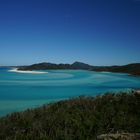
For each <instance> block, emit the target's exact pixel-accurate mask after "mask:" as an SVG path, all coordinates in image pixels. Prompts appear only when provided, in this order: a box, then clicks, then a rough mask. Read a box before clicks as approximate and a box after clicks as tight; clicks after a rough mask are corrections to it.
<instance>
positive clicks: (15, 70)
mask: <svg viewBox="0 0 140 140" xmlns="http://www.w3.org/2000/svg"><path fill="white" fill-rule="evenodd" d="M9 72H16V73H27V74H45V73H48V72H42V71H29V70H28V71H25V70H18V68H14V69H12V70H9Z"/></svg>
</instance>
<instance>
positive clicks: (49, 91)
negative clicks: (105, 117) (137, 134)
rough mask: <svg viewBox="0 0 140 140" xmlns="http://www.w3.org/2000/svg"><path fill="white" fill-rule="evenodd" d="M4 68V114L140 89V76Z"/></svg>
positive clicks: (0, 80)
mask: <svg viewBox="0 0 140 140" xmlns="http://www.w3.org/2000/svg"><path fill="white" fill-rule="evenodd" d="M8 70H9V69H7V68H0V116H2V115H6V114H8V113H11V112H15V111H22V110H25V109H27V108H32V107H37V106H40V105H42V104H45V103H49V102H53V101H58V100H62V99H67V98H71V97H76V96H80V95H89V96H95V95H99V94H102V93H105V92H109V91H115V92H116V91H121V90H129V89H133V88H140V77H133V76H129V75H127V74H116V73H107V72H92V71H83V70H48V71H47V72H48V73H45V74H25V73H16V72H9V71H8Z"/></svg>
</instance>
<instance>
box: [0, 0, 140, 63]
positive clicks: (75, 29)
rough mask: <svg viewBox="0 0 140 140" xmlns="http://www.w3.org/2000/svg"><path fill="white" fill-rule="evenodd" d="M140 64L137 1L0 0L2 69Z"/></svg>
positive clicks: (139, 8)
mask: <svg viewBox="0 0 140 140" xmlns="http://www.w3.org/2000/svg"><path fill="white" fill-rule="evenodd" d="M74 61H82V62H85V63H89V64H92V65H115V64H118V65H122V64H128V63H133V62H140V1H139V0H0V65H26V64H32V63H38V62H54V63H73V62H74Z"/></svg>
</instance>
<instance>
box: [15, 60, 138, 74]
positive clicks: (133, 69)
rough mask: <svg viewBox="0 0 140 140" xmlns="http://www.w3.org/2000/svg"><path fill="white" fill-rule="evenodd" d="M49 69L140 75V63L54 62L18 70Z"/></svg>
mask: <svg viewBox="0 0 140 140" xmlns="http://www.w3.org/2000/svg"><path fill="white" fill-rule="evenodd" d="M49 69H74V70H75V69H82V70H91V71H108V72H120V73H128V74H132V75H140V63H135V64H129V65H124V66H91V65H88V64H85V63H81V62H75V63H73V64H53V63H39V64H33V65H30V66H22V67H19V68H18V70H49Z"/></svg>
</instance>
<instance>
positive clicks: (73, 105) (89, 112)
mask: <svg viewBox="0 0 140 140" xmlns="http://www.w3.org/2000/svg"><path fill="white" fill-rule="evenodd" d="M139 108H140V95H139V94H137V93H129V94H127V93H120V94H105V95H102V96H98V97H95V98H94V97H79V98H75V99H70V100H66V101H60V102H58V103H53V104H49V105H44V106H43V107H40V108H37V109H33V110H27V111H25V112H20V113H13V114H11V115H8V116H6V117H3V118H1V119H0V140H94V139H98V138H99V136H100V135H102V134H110V133H112V134H115V133H131V134H134V133H139V132H140V109H139ZM112 139H113V138H112Z"/></svg>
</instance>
